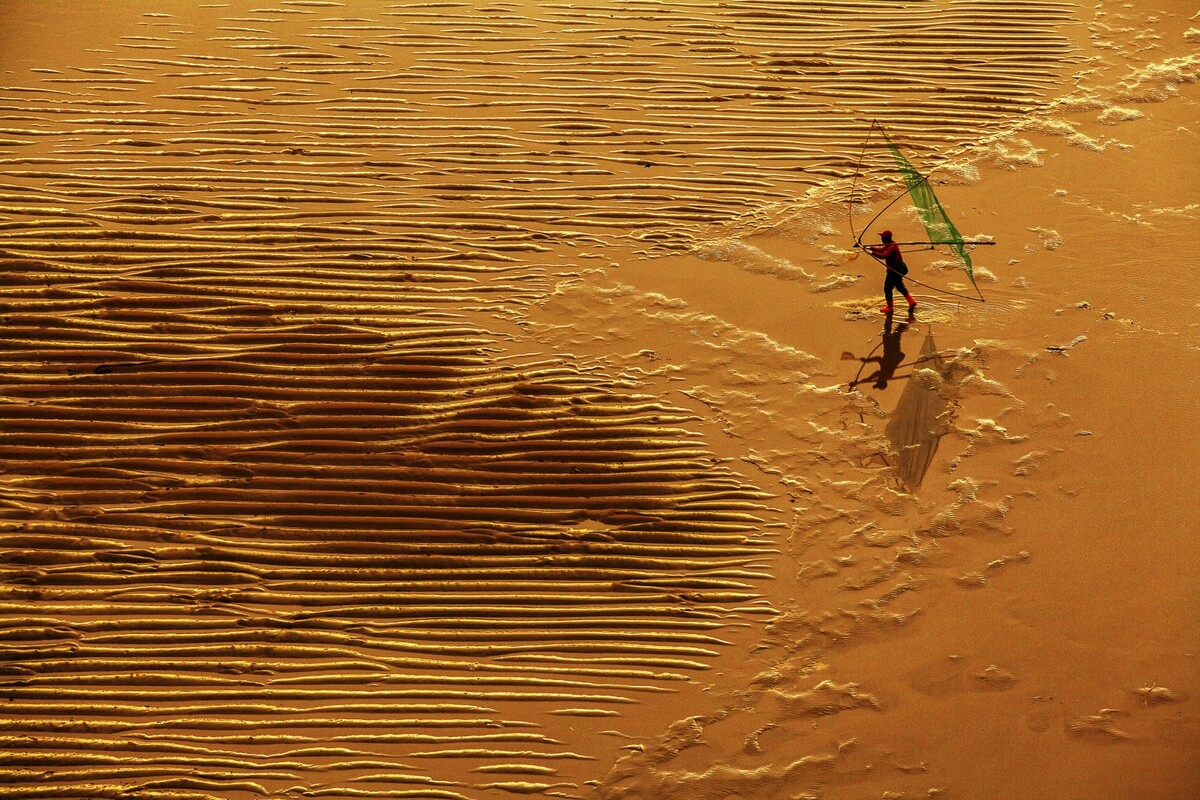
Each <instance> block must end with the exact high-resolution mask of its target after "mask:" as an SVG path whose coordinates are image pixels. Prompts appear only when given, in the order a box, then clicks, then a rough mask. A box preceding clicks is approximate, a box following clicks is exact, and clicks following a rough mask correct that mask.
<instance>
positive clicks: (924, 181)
mask: <svg viewBox="0 0 1200 800" xmlns="http://www.w3.org/2000/svg"><path fill="white" fill-rule="evenodd" d="M876 128H878V129H879V132H880V134H882V135H883V138H884V140H885V141H886V142H887V143H888V147H889V149H891V151H892V154H893V156H894V157H895V158H896V159H897V160H898V161H899V162H903V164H905V165H907V169H908V171H909V172H911V173H912V174H913V175H915V176H918V177H919V178H920V179H919V180H917V181H913V182H911V183H910V182H909V181H908V180H905V181H904V191H902V192H900V193H899V194H897V195H896V196H895V197H893V198H892V199H891V200H889V201H888V203H887V205H885V206H884V207H883V208H881V209H880V210H879V212H878V213H877V214H876V215H875V216H874V217H872V218H871V221H870V222H868V223H867V224H866V225H864V226H863V229H862V231H861V233H857V234H855V231H854V203H853V199H854V196H855V195H854V188H855V186H856V185H857V182H858V176H859V173H860V172H861V170H862V162H863V160H864V159H865V157H866V151H867V144H868V143H869V142H870V140H871V135H872V134H873V133H874V132H875V129H876ZM901 174H902V175H903V174H905V170H904V167H903V166H902V167H901ZM922 185H923V186H925V187H926V189H927V190H928V192H929V196H930V198H931V199H932V201H933V203H934V204H936V206H937V208H938V211H939V212H940V213H941V216H942V219H943V220H944V222H945V223H946V225H947V226H948V227H949V228H950V230H951V231H952V232H953V233H954V234H955V235H958V229H957V228H955V227H954V224H953V223H952V222H950V219H949V217H947V216H946V213H945V209H943V208H942V207H941V203H940V202H939V201H938V199H937V197H936V196H935V195H934V194H933V189H932V188H931V187H930V186H929V175H922V174H921V173H919V172H917V171H916V169H915V168H913V167H912V165H911V164H908V163H907V159H905V158H904V156H903V155H901V154H900V151H899V150H898V149H897V147H896V145H895V144H893V143H892V140H891V139H890V138H888V135H887V134H886V133H885V132H884V130H883V126H882V125H880V124H879V120H871V127H870V128H869V129H868V130H867V135H866V138H864V139H863V149H862V152H861V153H860V155H859V160H858V164H856V165H855V168H854V179H853V181H851V185H850V192H851V198H850V200H849V201H848V208H847V213H848V216H849V218H850V233H851V234H853V235H854V236H855V239H854V246H855V247H857V248H862V249H863V250H865V251H866V252H867V253H868V254H869V255H870V256H871V258H874V259H875V260H876V261H878V262H879V263H880V264H883V266H884V269H887V270H889V271H890V272H894V273H895V274H897V275H900V276H901V277H902V278H904V279H905V280H906V281H911V282H912V283H914V284H916V285H917V286H923V287H925V288H926V289H930V290H932V291H935V292H939V293H941V294H946V295H951V296H953V297H958V298H961V299H963V300H970V301H971V302H973V303H986V302H987V300H986V299H985V298H984V296H983V292H981V291H979V286H978V285H976V283H975V277H974V275H973V274H972V273H971V270H970V264H971V262H970V259H969V257H968V256H967V255H966V253H965V246H966V245H979V244H995V242H978V241H967V240H966V239H963V238H962V237H961V236H959V237H958V238H956V239H951V240H949V241H940V240H939V241H935V240H934V237H933V236H930V240H929V241H927V242H905V244H927V245H928V247H927V248H925V249H928V250H933V249H934V247H935V245H938V244H952V245H956V246H957V249H958V250H959V257H960V259H962V260H963V262H964V267H965V268H966V270H967V276H968V277H969V278H970V279H971V285H972V286H973V287H974V288H975V293H976V295H977V296H975V297H972V296H971V295H968V294H962V293H961V292H956V291H953V290H951V289H943V288H941V287H940V286H933V285H932V284H928V283H925V282H923V281H920V280H917V279H916V278H914V277H912V276H911V274H909V275H905V274H903V273H901V272H900V271H899V270H895V269H892V268H891V267H889V266H888V265H887V264H886V263H885V262H884V261H883V259H881V258H879V257H878V256H876V255H875V254H874V253H873V252H871V250H870V249H869V248H868V246H866V245H864V244H863V243H862V237H863V236H865V235H866V233H867V231H868V230H870V229H871V227H872V226H873V225H874V224H875V223H876V222H878V221H879V218H880V217H882V216H883V215H884V214H885V213H886V212H887V210H888V209H889V208H891V207H892V206H894V205H895V204H896V203H898V202H899V201H900V199H901V198H902V197H904V196H905V195H910V196H911V195H913V192H914V191H915V190H916V189H917V187H919V186H922ZM913 205H914V206H917V210H918V212H921V216H922V222H925V209H923V208H922V207H921V206H920V205H919V204H918V202H917V200H916V198H915V196H914V197H913ZM928 229H929V225H928V223H926V230H927V231H928ZM929 232H930V233H932V231H929ZM897 244H899V242H897Z"/></svg>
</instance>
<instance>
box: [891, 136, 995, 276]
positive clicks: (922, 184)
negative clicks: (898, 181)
mask: <svg viewBox="0 0 1200 800" xmlns="http://www.w3.org/2000/svg"><path fill="white" fill-rule="evenodd" d="M880 132H881V133H883V131H882V130H881V131H880ZM883 138H884V140H885V141H887V146H888V149H889V150H891V151H892V157H893V158H895V159H896V168H897V169H899V170H900V174H901V175H902V176H904V183H905V185H907V186H908V194H909V196H910V197H911V198H912V201H913V205H914V206H916V207H917V213H918V214H920V215H921V222H923V223H925V231H926V233H928V234H929V241H931V242H939V243H945V244H948V245H950V246H951V247H952V248H953V249H954V252H955V253H957V254H958V257H959V258H960V259H962V263H963V269H965V270H966V271H967V277H968V278H970V279H971V285H972V286H975V268H974V266H972V264H971V255H970V253H968V252H967V248H966V245H965V243H964V242H963V237H962V234H961V233H959V232H958V228H956V227H954V223H953V222H951V221H950V218H949V217H948V216H946V209H944V208H942V204H941V203H940V202H939V201H938V199H937V195H935V194H934V193H933V187H931V186H930V185H929V179H928V178H926V177H925V176H924V175H922V174H921V173H919V172H917V170H916V168H914V167H913V165H912V164H910V163H909V161H908V159H907V158H905V157H904V154H903V153H901V152H900V149H899V148H898V147H896V145H894V144H892V140H891V139H889V138H888V135H887V134H886V133H884V134H883Z"/></svg>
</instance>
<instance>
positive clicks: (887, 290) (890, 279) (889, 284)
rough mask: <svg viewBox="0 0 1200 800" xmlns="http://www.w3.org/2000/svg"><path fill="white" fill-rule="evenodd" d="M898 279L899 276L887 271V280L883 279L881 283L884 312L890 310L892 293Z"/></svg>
mask: <svg viewBox="0 0 1200 800" xmlns="http://www.w3.org/2000/svg"><path fill="white" fill-rule="evenodd" d="M898 277H899V276H898V275H897V274H896V273H894V272H892V271H891V270H890V269H889V270H888V272H887V278H885V279H884V281H883V299H884V300H885V301H886V303H887V305H885V306H884V307H883V310H884V311H891V310H892V292H893V291H894V290H895V287H896V278H898Z"/></svg>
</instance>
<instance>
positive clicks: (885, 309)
mask: <svg viewBox="0 0 1200 800" xmlns="http://www.w3.org/2000/svg"><path fill="white" fill-rule="evenodd" d="M879 310H880V311H882V312H883V313H885V314H891V313H892V304H891V303H888V304H887V305H886V306H884V307H883V308H881V309H879Z"/></svg>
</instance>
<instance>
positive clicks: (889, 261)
mask: <svg viewBox="0 0 1200 800" xmlns="http://www.w3.org/2000/svg"><path fill="white" fill-rule="evenodd" d="M870 249H871V253H872V255H874V256H875V257H876V258H880V259H883V263H884V264H886V265H887V277H886V278H885V279H884V281H883V296H884V299H886V300H887V304H888V305H889V306H890V305H891V304H892V293H893V292H894V291H895V290H896V289H899V290H900V294H902V295H904V296H905V297H908V287H907V286H905V285H904V276H905V275H907V274H908V265H907V264H905V263H904V256H902V255H900V245H898V244H896V243H895V242H886V243H884V244H875V245H871V246H870Z"/></svg>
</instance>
